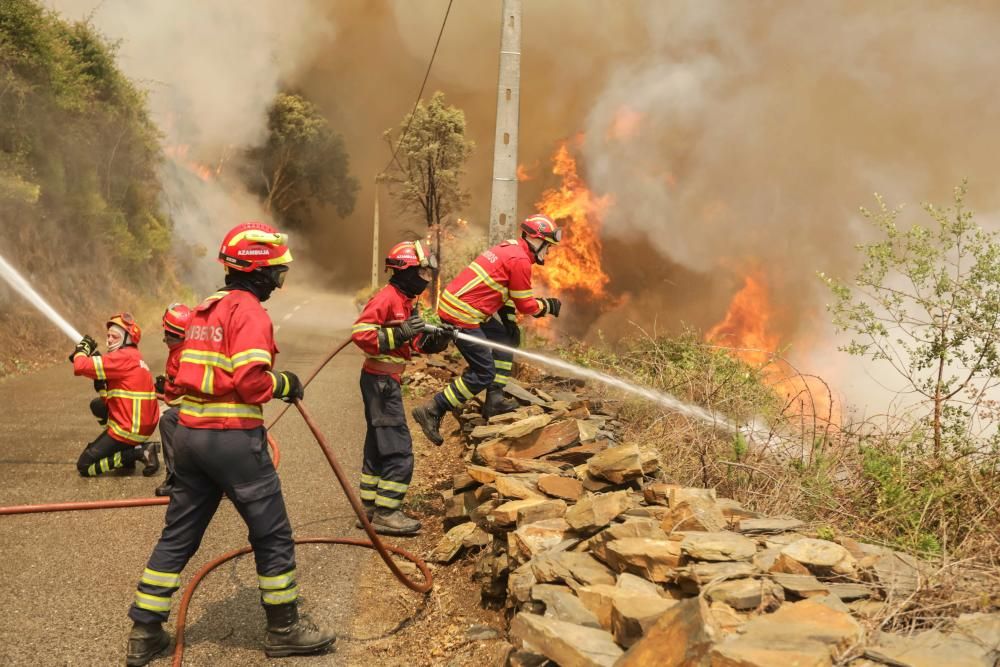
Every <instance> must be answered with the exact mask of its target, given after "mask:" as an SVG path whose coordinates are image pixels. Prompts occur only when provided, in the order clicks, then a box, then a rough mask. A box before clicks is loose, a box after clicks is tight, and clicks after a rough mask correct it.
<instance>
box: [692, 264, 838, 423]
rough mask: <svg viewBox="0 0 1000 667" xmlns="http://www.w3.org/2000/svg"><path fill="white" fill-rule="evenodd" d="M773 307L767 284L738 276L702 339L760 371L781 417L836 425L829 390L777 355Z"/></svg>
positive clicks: (754, 274)
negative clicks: (739, 283) (779, 403)
mask: <svg viewBox="0 0 1000 667" xmlns="http://www.w3.org/2000/svg"><path fill="white" fill-rule="evenodd" d="M773 318H774V309H773V308H772V306H771V300H770V296H769V294H768V287H767V280H766V278H765V276H764V274H763V272H762V271H760V270H753V271H751V272H750V273H748V274H747V275H746V276H744V278H743V287H742V288H741V289H740V290H739V291H738V292H737V293H736V294H735V295H734V296H733V298H732V301H730V303H729V309H728V310H727V311H726V315H725V317H724V318H723V319H722V321H720V322H719V323H718V324H716V325H715V326H713V327H712V328H711V329H709V331H708V333H707V334H706V335H705V340H707V341H709V342H711V343H714V344H716V345H720V346H724V347H726V348H728V350H729V352H730V354H732V355H733V356H734V357H736V358H738V359H741V360H743V361H745V362H746V363H748V364H750V365H751V366H755V367H757V368H759V369H760V370H761V373H762V374H763V376H764V380H765V382H767V383H768V384H769V385H770V386H771V387H772V388H773V389H774V390H775V392H776V393H777V394H778V395H779V396H781V397H782V398H783V399H784V400H785V401H786V407H785V411H786V414H793V415H803V416H806V417H815V418H816V420H817V421H818V422H820V423H821V424H822V425H826V424H827V423H829V425H830V426H831V427H834V428H836V427H837V426H839V425H840V420H841V415H840V406H839V405H837V404H836V402H835V401H833V399H832V397H831V394H830V390H829V387H827V386H826V385H825V384H824V383H823V381H822V380H820V379H819V378H817V377H815V376H811V375H803V374H801V373H799V372H798V371H796V370H795V369H794V368H793V367H792V366H791V364H789V363H788V362H787V361H785V360H784V359H781V358H779V357H778V356H777V351H778V344H779V343H780V340H781V339H780V336H778V335H777V334H775V333H774V332H773V330H772V327H771V326H770V325H771V322H772V320H773Z"/></svg>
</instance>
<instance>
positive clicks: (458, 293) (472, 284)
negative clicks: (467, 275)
mask: <svg viewBox="0 0 1000 667" xmlns="http://www.w3.org/2000/svg"><path fill="white" fill-rule="evenodd" d="M481 282H483V279H482V278H480V277H479V276H478V275H477V276H476V277H475V278H473V279H472V280H470V281H469V282H467V283H465V284H464V285H462V286H461V287H459V288H458V290H457V291H456V292H455V296H462V295H463V294H465V293H466V292H468V291H469V290H471V289H472V288H473V287H475V286H476V285H478V284H479V283H481Z"/></svg>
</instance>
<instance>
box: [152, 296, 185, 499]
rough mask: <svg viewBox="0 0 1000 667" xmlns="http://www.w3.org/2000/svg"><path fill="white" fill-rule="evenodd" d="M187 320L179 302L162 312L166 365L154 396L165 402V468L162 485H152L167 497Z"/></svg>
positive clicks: (162, 433)
mask: <svg viewBox="0 0 1000 667" xmlns="http://www.w3.org/2000/svg"><path fill="white" fill-rule="evenodd" d="M190 320H191V309H190V308H188V307H187V306H185V305H184V304H183V303H172V304H170V305H169V306H167V309H166V310H165V311H164V312H163V342H164V344H165V345H166V346H167V364H166V368H164V374H163V375H157V376H156V397H157V398H159V399H160V400H161V401H163V402H164V403H166V404H167V406H168V407H167V409H166V410H165V411H164V412H163V414H161V415H160V442H161V443H162V445H163V463H164V466H165V467H166V469H167V476H166V479H164V480H163V484H160V485H159V486H158V487H156V491H155V492H154V493H155V494H156V495H158V496H169V495H170V491H171V490H172V489H173V483H174V432H175V431H176V430H177V423H178V421H179V420H180V405H181V399H182V398H184V392H183V391H181V388H180V387H178V386H177V383H176V382H175V380H176V379H177V371H178V370H179V369H180V365H181V349H182V348H183V346H184V331H185V330H186V329H187V325H188V322H189V321H190Z"/></svg>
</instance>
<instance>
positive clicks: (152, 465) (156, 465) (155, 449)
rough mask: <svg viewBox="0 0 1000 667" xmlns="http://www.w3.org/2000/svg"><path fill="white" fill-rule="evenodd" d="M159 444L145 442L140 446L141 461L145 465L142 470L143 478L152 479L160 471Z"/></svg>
mask: <svg viewBox="0 0 1000 667" xmlns="http://www.w3.org/2000/svg"><path fill="white" fill-rule="evenodd" d="M159 451H160V443H159V442H147V443H146V444H144V445H143V446H142V460H143V462H144V463H145V464H146V465H145V467H144V468H143V469H142V476H143V477H152V476H153V475H155V474H156V473H158V472H159V471H160V457H159V456H158V453H159Z"/></svg>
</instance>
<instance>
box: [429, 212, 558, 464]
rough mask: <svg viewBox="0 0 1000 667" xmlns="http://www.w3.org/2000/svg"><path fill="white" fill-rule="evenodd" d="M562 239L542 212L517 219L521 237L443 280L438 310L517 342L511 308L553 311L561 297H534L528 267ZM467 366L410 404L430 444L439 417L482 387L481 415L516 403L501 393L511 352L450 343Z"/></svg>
mask: <svg viewBox="0 0 1000 667" xmlns="http://www.w3.org/2000/svg"><path fill="white" fill-rule="evenodd" d="M560 240H562V230H560V229H559V228H557V227H556V224H555V223H554V222H553V221H552V219H551V218H549V217H548V216H546V215H542V214H537V215H533V216H531V217H529V218H527V219H525V220H524V222H522V223H521V238H520V239H511V240H509V241H504V242H503V243H501V244H500V245H497V246H494V247H492V248H490V249H489V250H487V251H486V252H484V253H483V254H481V255H480V256H479V257H477V258H476V259H475V261H473V262H472V264H470V265H469V266H468V267H466V268H465V269H463V270H462V271H461V273H459V274H458V276H457V277H456V278H455V279H454V280H452V281H451V282H450V283H448V286H447V287H446V288H445V290H444V292H443V293H442V294H441V299H440V302H439V304H438V315H440V316H441V319H442V320H443V321H444V322H447V323H449V324H451V325H453V326H455V327H458V328H459V329H461V330H462V332H463V333H465V334H467V335H469V336H474V337H476V338H480V339H485V340H491V341H494V342H497V343H501V344H504V345H509V346H512V347H517V345H518V344H519V339H520V330H519V329H518V327H517V313H520V314H522V315H532V316H534V317H542V316H545V315H551V316H552V317H559V310H560V309H561V308H562V302H560V301H559V299H556V298H552V297H546V298H536V297H535V296H534V294H533V292H532V288H531V267H532V265H533V264H544V263H545V256H546V254H548V251H549V248H550V247H552V246H554V245H558V244H559V241H560ZM455 345H456V347H458V350H459V351H460V352H461V353H462V356H463V357H464V358H465V361H466V362H467V363H468V364H469V367H468V368H467V369H466V370H465V372H464V373H463V374H462V376H461V377H459V378H457V379H456V380H454V381H452V382H451V384H449V385H448V386H447V387H445V389H444V391H442V392H439V393H438V394H437V395H435V396H434V399H433V400H431V401H430V402H429V403H427V404H425V405H422V406H419V407H416V408H414V409H413V413H412V414H413V418H414V419H415V420H416V421H417V423H418V424H420V428H421V429H422V430H423V432H424V435H426V436H427V439H428V440H430V441H431V442H433V443H434V444H435V445H440V444H442V443H443V442H444V438H443V437H442V436H441V431H440V428H441V419H442V417H444V414H445V413H446V412H447V411H449V410H453V409H457V408H459V407H461V406H462V404H463V403H465V402H466V401H467V400H469V399H470V398H472V397H473V396H475V395H476V394H478V393H479V392H481V391H483V390H484V389H485V390H486V400H485V402H484V405H483V416H484V417H486V418H487V419H488V418H490V417H491V416H493V415H498V414H502V413H504V412H510V411H511V410H513V409H515V408H516V407H517V403H515V402H512V401H510V400H508V399H506V398H504V395H503V387H504V385H505V384H507V381H508V380H509V379H510V373H511V369H512V367H513V361H514V355H513V354H511V353H509V352H501V351H496V350H493V351H491V350H490V349H489V348H487V347H484V346H482V345H477V344H475V343H472V342H470V341H465V340H461V339H459V340H457V341H456V343H455Z"/></svg>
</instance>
